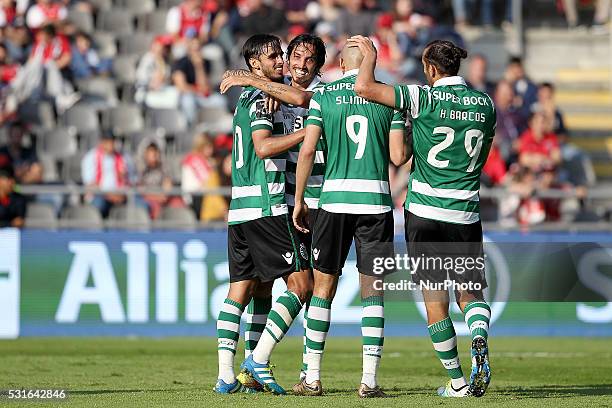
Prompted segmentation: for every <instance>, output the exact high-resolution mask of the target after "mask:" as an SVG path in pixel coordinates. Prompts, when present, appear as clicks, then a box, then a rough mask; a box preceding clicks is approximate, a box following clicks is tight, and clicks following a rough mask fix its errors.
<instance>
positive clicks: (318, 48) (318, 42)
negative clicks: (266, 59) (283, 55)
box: [287, 33, 325, 75]
mask: <svg viewBox="0 0 612 408" xmlns="http://www.w3.org/2000/svg"><path fill="white" fill-rule="evenodd" d="M304 44H307V45H312V48H314V56H313V57H314V60H315V75H320V74H321V68H322V67H323V65H325V43H324V42H323V40H322V39H321V38H319V37H317V36H316V35H312V34H307V33H306V34H300V35H298V36H297V37H295V38H294V39H293V40H291V42H290V43H289V45H288V46H287V62H289V58H290V57H291V54H292V53H293V50H294V49H295V48H296V47H297V46H298V45H304Z"/></svg>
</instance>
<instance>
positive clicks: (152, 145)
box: [145, 142, 161, 152]
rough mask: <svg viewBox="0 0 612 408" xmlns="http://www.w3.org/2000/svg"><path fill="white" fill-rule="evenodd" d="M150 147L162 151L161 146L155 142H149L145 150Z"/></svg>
mask: <svg viewBox="0 0 612 408" xmlns="http://www.w3.org/2000/svg"><path fill="white" fill-rule="evenodd" d="M149 149H154V150H157V151H158V152H161V150H160V149H159V146H158V145H157V143H155V142H151V143H149V144H148V145H147V148H146V149H145V150H149Z"/></svg>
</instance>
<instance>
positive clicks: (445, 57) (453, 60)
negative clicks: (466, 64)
mask: <svg viewBox="0 0 612 408" xmlns="http://www.w3.org/2000/svg"><path fill="white" fill-rule="evenodd" d="M467 55H468V53H467V51H466V50H464V49H463V48H461V47H458V46H456V45H455V44H453V43H452V42H450V41H446V40H435V41H432V42H430V43H429V44H427V46H426V47H425V51H423V59H424V60H426V61H427V62H428V63H430V64H433V65H434V66H435V67H436V69H437V70H438V71H439V72H440V73H441V74H444V75H450V76H454V75H457V73H458V72H459V67H460V66H461V60H462V59H464V58H467Z"/></svg>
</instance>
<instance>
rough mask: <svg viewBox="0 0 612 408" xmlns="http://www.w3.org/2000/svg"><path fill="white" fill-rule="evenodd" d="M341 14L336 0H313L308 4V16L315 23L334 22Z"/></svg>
mask: <svg viewBox="0 0 612 408" xmlns="http://www.w3.org/2000/svg"><path fill="white" fill-rule="evenodd" d="M339 15H340V10H339V9H338V6H337V5H336V2H335V0H319V1H311V2H310V3H308V5H307V6H306V17H307V18H308V20H309V21H310V22H313V23H314V22H325V23H332V24H333V23H334V22H335V21H336V20H337V19H338V16H339ZM326 45H327V43H326Z"/></svg>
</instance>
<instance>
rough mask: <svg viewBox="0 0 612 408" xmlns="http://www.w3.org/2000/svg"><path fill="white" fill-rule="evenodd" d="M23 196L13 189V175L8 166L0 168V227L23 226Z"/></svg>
mask: <svg viewBox="0 0 612 408" xmlns="http://www.w3.org/2000/svg"><path fill="white" fill-rule="evenodd" d="M25 215H26V200H25V197H24V196H22V195H21V194H19V193H17V192H16V191H15V176H14V174H13V170H12V169H10V168H4V169H2V168H0V228H7V227H14V228H21V227H23V224H24V221H25Z"/></svg>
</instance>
